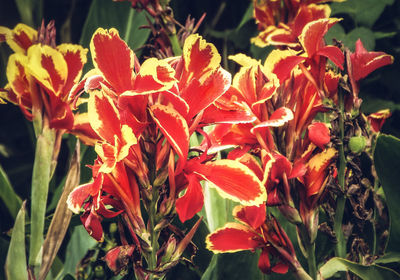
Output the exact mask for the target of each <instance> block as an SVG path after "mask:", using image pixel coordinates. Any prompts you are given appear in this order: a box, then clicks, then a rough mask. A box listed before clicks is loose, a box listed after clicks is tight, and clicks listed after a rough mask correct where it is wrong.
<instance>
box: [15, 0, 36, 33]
mask: <svg viewBox="0 0 400 280" xmlns="http://www.w3.org/2000/svg"><path fill="white" fill-rule="evenodd" d="M35 2H36V3H35ZM37 3H38V1H32V0H15V4H17V8H18V12H19V15H20V17H21V21H22V22H23V23H25V24H26V25H29V26H32V27H34V22H33V9H34V6H35V4H37Z"/></svg>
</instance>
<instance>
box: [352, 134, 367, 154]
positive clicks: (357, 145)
mask: <svg viewBox="0 0 400 280" xmlns="http://www.w3.org/2000/svg"><path fill="white" fill-rule="evenodd" d="M366 144H367V140H366V139H365V137H364V136H353V137H351V138H350V140H349V149H350V151H351V152H352V153H354V154H359V153H361V152H362V151H364V149H365V146H366Z"/></svg>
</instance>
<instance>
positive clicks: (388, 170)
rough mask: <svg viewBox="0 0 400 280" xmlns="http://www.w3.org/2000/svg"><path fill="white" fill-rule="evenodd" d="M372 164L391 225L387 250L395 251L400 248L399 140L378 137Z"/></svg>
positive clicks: (388, 136)
mask: <svg viewBox="0 0 400 280" xmlns="http://www.w3.org/2000/svg"><path fill="white" fill-rule="evenodd" d="M374 164H375V169H376V173H377V175H378V177H379V180H380V182H381V184H382V188H383V191H384V193H385V197H386V203H387V205H388V209H389V216H390V224H391V225H390V234H389V244H388V248H389V249H392V250H394V251H396V250H398V248H399V246H400V223H399V221H400V204H399V201H400V185H399V181H400V176H399V170H400V139H398V138H396V137H394V136H391V135H381V136H379V137H378V139H377V142H376V147H375V153H374Z"/></svg>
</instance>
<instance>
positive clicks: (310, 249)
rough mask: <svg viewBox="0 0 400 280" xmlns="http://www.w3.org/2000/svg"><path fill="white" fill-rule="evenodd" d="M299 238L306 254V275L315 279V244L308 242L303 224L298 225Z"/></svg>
mask: <svg viewBox="0 0 400 280" xmlns="http://www.w3.org/2000/svg"><path fill="white" fill-rule="evenodd" d="M299 229H300V237H301V241H302V244H303V246H304V249H305V250H306V254H307V256H306V257H307V264H308V275H309V276H311V278H312V279H314V280H315V279H317V262H316V259H315V242H311V241H310V236H309V234H308V230H307V228H306V226H305V225H304V224H302V225H300V227H299Z"/></svg>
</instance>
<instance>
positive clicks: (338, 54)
mask: <svg viewBox="0 0 400 280" xmlns="http://www.w3.org/2000/svg"><path fill="white" fill-rule="evenodd" d="M317 55H322V56H325V57H327V58H329V59H330V60H331V61H332V62H333V63H335V65H336V66H337V67H339V68H340V69H342V70H343V63H344V54H343V52H342V51H341V50H340V49H339V48H338V47H336V46H325V47H323V48H322V49H320V50H319V51H318V52H317Z"/></svg>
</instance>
